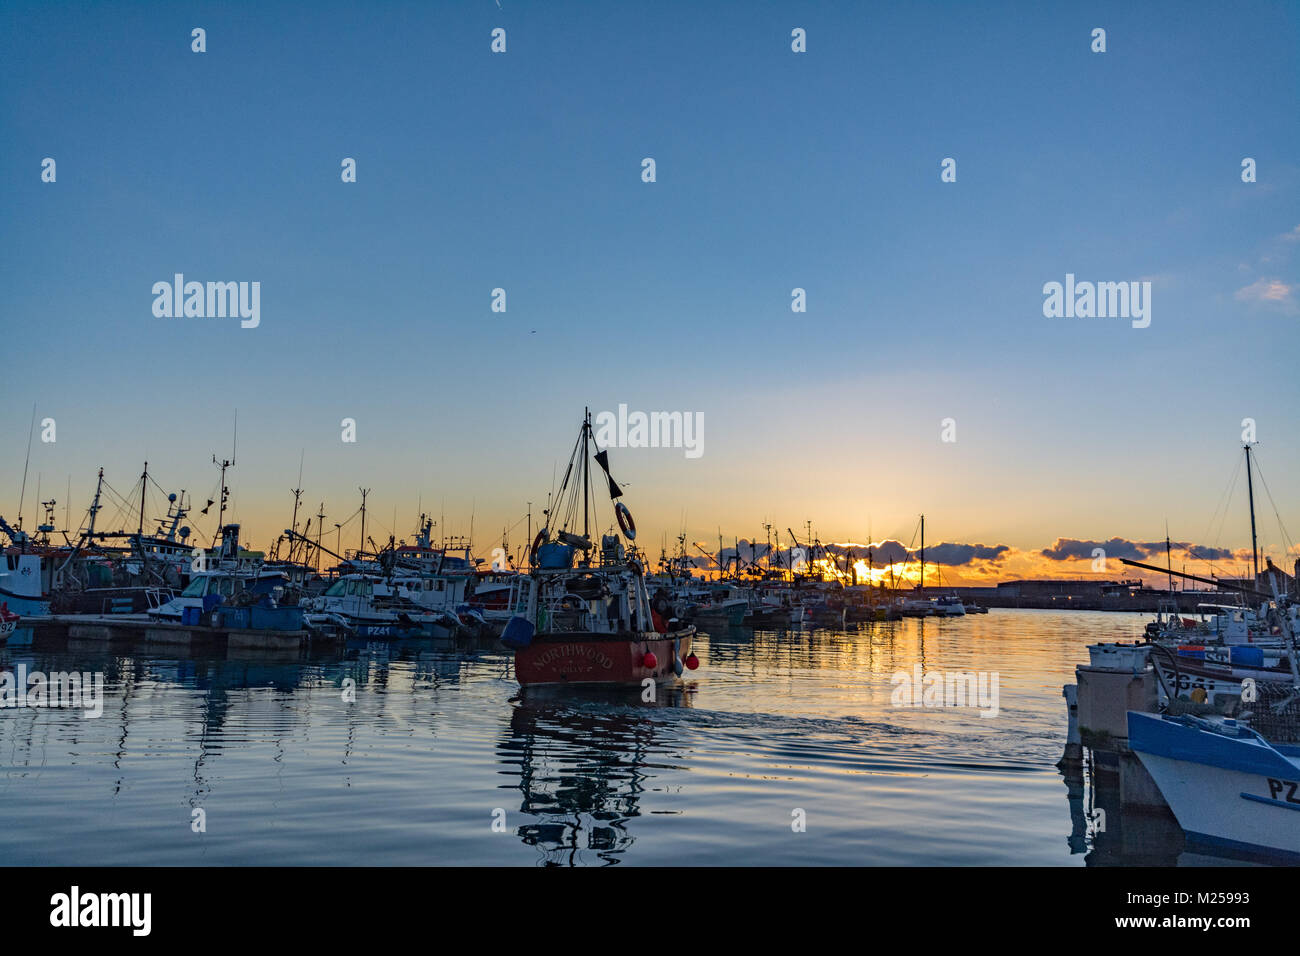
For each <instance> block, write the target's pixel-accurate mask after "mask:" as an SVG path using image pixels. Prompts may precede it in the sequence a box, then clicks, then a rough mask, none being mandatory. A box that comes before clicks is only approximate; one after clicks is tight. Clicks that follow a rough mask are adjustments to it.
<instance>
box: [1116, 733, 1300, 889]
mask: <svg viewBox="0 0 1300 956" xmlns="http://www.w3.org/2000/svg"><path fill="white" fill-rule="evenodd" d="M1128 737H1129V747H1130V748H1131V749H1132V750H1133V751H1134V752H1135V753H1136V754H1137V755H1138V758H1139V759H1140V760H1141V761H1142V765H1143V766H1144V767H1146V769H1147V771H1148V772H1149V773H1150V774H1151V777H1152V779H1154V780H1155V782H1156V786H1158V787H1159V788H1160V792H1161V793H1162V794H1163V795H1164V798H1165V801H1166V802H1167V803H1168V804H1169V808H1170V809H1171V810H1172V811H1173V813H1174V816H1175V817H1176V818H1177V819H1178V824H1179V826H1181V827H1182V828H1183V831H1184V832H1185V833H1186V834H1187V836H1188V838H1189V839H1190V840H1191V841H1193V842H1198V843H1202V844H1206V845H1209V846H1214V847H1219V848H1223V849H1229V850H1235V851H1239V852H1245V853H1252V854H1258V855H1265V856H1268V857H1274V858H1279V859H1285V860H1286V861H1287V862H1293V863H1294V862H1300V747H1294V746H1287V745H1283V744H1272V743H1269V742H1268V741H1267V740H1265V739H1264V738H1263V737H1262V736H1260V735H1259V734H1258V733H1257V732H1255V731H1254V730H1252V729H1250V728H1249V727H1248V726H1246V725H1245V724H1244V723H1242V722H1240V721H1237V720H1234V719H1232V718H1230V717H1194V716H1190V715H1183V716H1179V717H1170V716H1168V715H1162V714H1145V713H1139V712H1137V711H1129V714H1128Z"/></svg>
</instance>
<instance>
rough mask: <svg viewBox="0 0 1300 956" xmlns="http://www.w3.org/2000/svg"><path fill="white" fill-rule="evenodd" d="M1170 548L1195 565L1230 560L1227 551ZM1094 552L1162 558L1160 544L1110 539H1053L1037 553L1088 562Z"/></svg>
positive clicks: (1185, 544) (1182, 544) (1184, 545)
mask: <svg viewBox="0 0 1300 956" xmlns="http://www.w3.org/2000/svg"><path fill="white" fill-rule="evenodd" d="M1169 546H1170V548H1171V549H1172V550H1173V551H1176V552H1179V553H1181V554H1186V556H1187V557H1188V558H1191V559H1193V560H1196V561H1226V560H1229V559H1231V558H1232V557H1233V551H1232V549H1231V548H1214V547H1210V546H1208V545H1203V544H1194V543H1193V542H1191V541H1173V542H1170V545H1169ZM1094 548H1101V549H1103V550H1104V551H1105V552H1106V557H1107V558H1128V559H1130V560H1132V561H1140V560H1142V559H1144V558H1146V559H1151V558H1156V557H1160V556H1162V555H1164V553H1165V543H1164V542H1163V541H1129V540H1128V539H1127V538H1111V539H1110V540H1109V541H1081V540H1079V539H1078V538H1057V539H1056V543H1055V544H1053V545H1052V546H1051V547H1050V548H1044V549H1043V550H1042V551H1040V552H1039V554H1041V555H1042V556H1043V557H1045V558H1049V559H1051V560H1052V561H1069V560H1072V559H1075V558H1083V559H1089V560H1091V558H1092V551H1093V549H1094Z"/></svg>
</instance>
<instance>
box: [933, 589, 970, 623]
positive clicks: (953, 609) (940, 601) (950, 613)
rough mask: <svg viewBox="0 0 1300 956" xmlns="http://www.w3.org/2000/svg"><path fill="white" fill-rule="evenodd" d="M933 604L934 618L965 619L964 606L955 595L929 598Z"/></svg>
mask: <svg viewBox="0 0 1300 956" xmlns="http://www.w3.org/2000/svg"><path fill="white" fill-rule="evenodd" d="M931 601H932V602H933V604H934V616H935V617H965V616H966V605H965V604H963V603H962V600H961V598H959V597H958V596H957V595H955V594H949V595H940V596H939V597H936V598H931Z"/></svg>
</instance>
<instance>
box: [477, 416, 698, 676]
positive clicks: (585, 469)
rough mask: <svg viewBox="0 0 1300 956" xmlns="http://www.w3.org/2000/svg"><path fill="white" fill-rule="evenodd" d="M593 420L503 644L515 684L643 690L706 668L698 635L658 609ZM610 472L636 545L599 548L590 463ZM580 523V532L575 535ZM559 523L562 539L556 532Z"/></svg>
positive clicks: (537, 542)
mask: <svg viewBox="0 0 1300 956" xmlns="http://www.w3.org/2000/svg"><path fill="white" fill-rule="evenodd" d="M593 444H594V442H593V437H592V429H591V416H590V414H588V415H587V416H586V417H585V418H584V420H583V423H582V430H581V433H580V434H579V436H578V442H577V445H576V446H575V448H574V450H573V456H572V457H571V458H570V460H569V467H568V469H567V470H566V471H565V474H564V483H563V484H562V485H561V486H560V490H559V492H558V493H557V495H556V496H555V504H554V505H552V507H551V508H550V509H548V511H547V521H548V527H546V528H543V529H542V530H541V531H540V532H538V534H537V537H536V538H535V539H534V541H533V546H532V551H531V553H530V562H529V563H530V566H531V570H530V572H529V579H530V580H529V586H528V596H527V605H526V610H525V612H524V613H523V614H517V615H515V616H514V617H512V618H511V619H510V621H509V622H508V623H507V624H506V628H505V631H504V632H503V633H502V635H501V640H502V641H503V642H504V643H505V644H506V646H508V647H510V648H512V649H513V650H514V652H515V679H516V680H518V681H519V683H520V684H521V685H522V686H525V687H527V686H530V685H537V684H629V685H644V684H645V681H646V680H652V681H654V682H655V683H659V682H664V681H673V680H677V679H678V678H679V677H681V675H682V674H683V672H684V671H686V670H694V669H695V668H696V667H698V666H699V660H698V659H697V658H696V657H695V655H694V654H693V653H692V650H691V642H692V639H693V637H694V635H695V628H694V627H692V626H682V625H679V624H678V623H677V621H676V620H675V619H671V618H668V619H665V616H664V615H663V614H661V613H660V609H663V608H666V602H664V601H662V600H658V601H656V602H654V604H652V601H651V597H650V594H649V591H648V590H647V588H646V582H645V570H644V564H643V562H642V560H641V557H640V555H639V554H638V552H637V550H636V546H635V545H634V544H633V542H634V541H635V540H636V525H635V524H634V523H633V521H632V515H631V512H629V511H628V509H627V506H626V505H624V504H623V503H622V502H619V501H618V499H619V498H620V497H622V494H623V492H622V490H621V489H620V488H619V487H618V485H617V484H616V483H615V482H614V479H613V478H612V477H611V476H610V474H609V458H608V454H607V453H606V452H604V451H599V452H597V453H596V454H595V455H591V451H592V447H593ZM593 457H594V459H595V461H596V463H597V464H598V465H600V467H601V469H602V470H603V471H604V473H605V479H606V481H607V482H608V485H609V493H610V498H611V500H613V501H615V502H616V505H615V509H614V511H615V516H616V517H617V519H618V524H619V528H620V530H621V532H622V535H623V537H624V538H626V539H627V541H628V545H629V546H628V547H626V548H625V547H624V544H623V541H622V540H620V538H619V536H618V535H617V534H606V535H604V536H602V538H601V544H600V549H599V551H598V552H596V549H595V548H594V546H593V543H592V540H591V537H590V532H589V526H590V523H591V517H592V513H593V510H594V498H593V495H592V488H591V474H590V458H593ZM579 521H581V528H582V533H581V534H578V533H577V532H576V531H571V530H570V528H575V529H576V528H577V527H578V526H579V525H578V522H579ZM552 524H557V526H558V530H556V531H555V532H554V533H552V531H551V530H550V527H549V525H552Z"/></svg>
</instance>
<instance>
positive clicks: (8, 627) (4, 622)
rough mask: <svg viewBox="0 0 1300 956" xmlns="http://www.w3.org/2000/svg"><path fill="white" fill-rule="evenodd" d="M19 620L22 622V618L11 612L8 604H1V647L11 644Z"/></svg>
mask: <svg viewBox="0 0 1300 956" xmlns="http://www.w3.org/2000/svg"><path fill="white" fill-rule="evenodd" d="M19 620H21V616H20V615H18V614H15V613H14V612H13V611H11V610H9V605H8V604H7V603H3V604H0V646H3V645H5V644H7V643H8V642H9V638H10V637H12V636H13V633H14V629H15V628H16V627H17V626H18V622H19Z"/></svg>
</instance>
